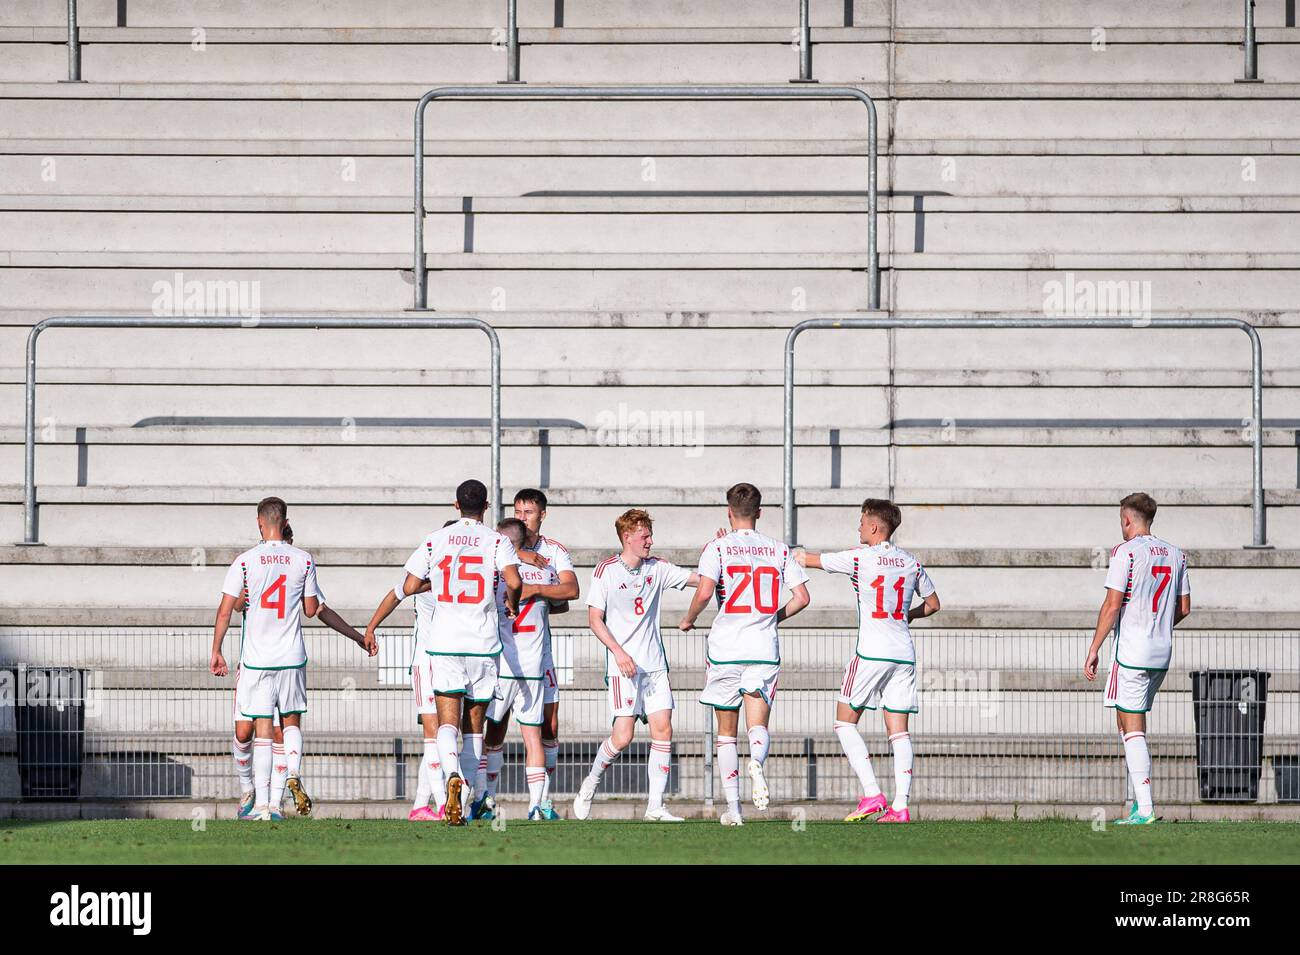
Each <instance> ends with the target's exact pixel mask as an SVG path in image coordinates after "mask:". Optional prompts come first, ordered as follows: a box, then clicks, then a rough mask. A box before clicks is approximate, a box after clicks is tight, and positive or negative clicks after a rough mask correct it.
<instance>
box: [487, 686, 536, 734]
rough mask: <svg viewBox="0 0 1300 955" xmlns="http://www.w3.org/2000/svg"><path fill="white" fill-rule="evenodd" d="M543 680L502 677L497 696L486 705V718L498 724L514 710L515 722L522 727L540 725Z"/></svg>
mask: <svg viewBox="0 0 1300 955" xmlns="http://www.w3.org/2000/svg"><path fill="white" fill-rule="evenodd" d="M543 683H545V680H544V679H542V680H517V679H514V678H513V677H502V678H501V679H500V680H499V681H498V683H497V696H496V699H494V700H493V701H492V702H491V703H489V704H488V711H487V718H488V719H490V720H491V721H492V722H493V723H500V722H503V721H504V720H505V718H506V717H507V716H509V715H510V711H511V710H514V714H515V722H516V723H519V724H520V725H522V726H541V725H542V696H543V686H542V684H543Z"/></svg>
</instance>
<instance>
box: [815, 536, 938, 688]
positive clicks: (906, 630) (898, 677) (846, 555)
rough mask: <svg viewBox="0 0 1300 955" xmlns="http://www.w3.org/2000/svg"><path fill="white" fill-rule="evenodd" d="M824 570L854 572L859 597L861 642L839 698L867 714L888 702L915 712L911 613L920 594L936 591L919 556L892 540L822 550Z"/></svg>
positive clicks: (846, 671) (850, 577) (858, 643)
mask: <svg viewBox="0 0 1300 955" xmlns="http://www.w3.org/2000/svg"><path fill="white" fill-rule="evenodd" d="M821 563H822V569H823V570H827V571H829V572H830V573H832V574H848V575H849V580H850V581H852V583H853V591H854V593H855V594H856V595H857V598H858V641H857V646H856V648H855V651H854V654H853V657H852V659H850V660H849V662H848V665H847V666H845V668H844V678H843V680H842V682H841V685H840V693H839V696H838V697H836V699H837V700H838V701H839V702H841V703H845V704H847V705H849V706H851V707H852V708H853V709H855V710H857V711H859V712H861V711H862V710H863V709H868V710H874V709H876V708H877V707H879V706H883V707H884V708H885V709H886V710H888V711H890V712H892V713H915V712H916V710H917V703H918V701H917V695H916V647H915V645H914V644H913V643H912V630H911V627H909V626H908V622H907V613H908V610H910V609H911V606H912V598H913V597H914V596H916V597H920V598H922V599H925V598H926V597H929V596H930V595H931V594H932V593H934V584H933V583H931V581H930V576H929V575H928V574H927V573H926V572H925V568H924V567H922V566H921V562H920V561H919V560H917V559H916V558H915V557H914V556H912V555H911V554H909V553H908V552H907V551H905V550H903V549H902V548H901V547H895V546H894V545H893V544H891V543H890V542H889V541H882V542H881V543H879V544H875V545H872V546H870V547H868V546H867V545H865V544H863V545H862V546H860V547H854V548H853V549H851V550H844V551H838V552H836V553H833V554H822V557H821Z"/></svg>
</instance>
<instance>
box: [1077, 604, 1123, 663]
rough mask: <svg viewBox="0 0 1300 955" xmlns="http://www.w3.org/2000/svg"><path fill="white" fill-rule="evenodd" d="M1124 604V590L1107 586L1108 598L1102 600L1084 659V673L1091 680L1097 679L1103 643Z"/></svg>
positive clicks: (1113, 627)
mask: <svg viewBox="0 0 1300 955" xmlns="http://www.w3.org/2000/svg"><path fill="white" fill-rule="evenodd" d="M1123 604H1124V592H1123V591H1122V590H1112V589H1110V588H1109V587H1107V588H1106V599H1105V600H1103V601H1102V604H1101V610H1100V611H1098V613H1097V631H1096V633H1094V634H1093V635H1092V643H1091V644H1090V645H1089V647H1088V656H1087V657H1085V658H1084V661H1083V675H1084V677H1085V678H1087V679H1089V680H1095V679H1097V665H1098V664H1099V663H1100V662H1101V645H1102V644H1103V643H1105V642H1106V637H1108V636H1109V635H1110V632H1111V631H1112V630H1114V629H1115V621H1116V620H1118V619H1119V609H1120V607H1121V606H1123Z"/></svg>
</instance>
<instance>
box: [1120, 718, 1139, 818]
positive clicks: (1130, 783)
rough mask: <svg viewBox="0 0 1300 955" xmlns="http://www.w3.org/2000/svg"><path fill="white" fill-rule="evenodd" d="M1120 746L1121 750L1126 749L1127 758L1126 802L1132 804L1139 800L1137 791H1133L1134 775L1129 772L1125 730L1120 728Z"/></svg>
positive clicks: (1125, 765) (1125, 763)
mask: <svg viewBox="0 0 1300 955" xmlns="http://www.w3.org/2000/svg"><path fill="white" fill-rule="evenodd" d="M1119 748H1120V749H1121V750H1124V755H1125V760H1124V789H1125V790H1126V791H1127V792H1128V796H1127V798H1126V799H1125V802H1128V803H1130V804H1131V803H1134V802H1136V801H1137V793H1135V792H1134V791H1133V777H1132V775H1131V774H1130V773H1129V771H1128V759H1127V757H1128V748H1127V747H1126V746H1125V745H1124V731H1123V730H1120V733H1119Z"/></svg>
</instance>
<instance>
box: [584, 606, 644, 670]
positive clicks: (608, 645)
mask: <svg viewBox="0 0 1300 955" xmlns="http://www.w3.org/2000/svg"><path fill="white" fill-rule="evenodd" d="M587 626H589V627H591V632H592V633H594V634H595V635H596V639H597V640H599V641H600V643H601V645H602V646H603V647H604V648H605V649H606V650H608V651H609V652H610V654H611V655H613V657H614V665H615V666H617V667H618V672H619V673H621V674H623V675H624V676H625V677H627V678H628V679H629V680H631V679H633V678H634V677H635V676H636V661H635V660H633V659H632V657H631V656H630V655H629V654H628V652H627V651H626V650H624V649H623V647H622V646H621V645H620V644H619V642H618V641H617V640H616V639H614V635H613V634H612V633H610V632H609V627H607V626H606V625H605V611H603V610H601V609H600V608H598V607H588V608H587Z"/></svg>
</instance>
